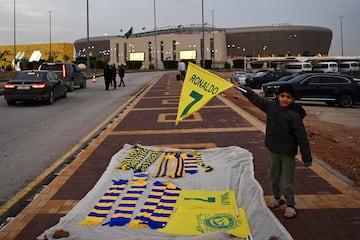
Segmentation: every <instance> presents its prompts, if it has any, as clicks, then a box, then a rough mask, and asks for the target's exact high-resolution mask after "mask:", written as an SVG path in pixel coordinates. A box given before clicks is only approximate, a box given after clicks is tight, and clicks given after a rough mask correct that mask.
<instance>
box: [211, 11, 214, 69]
mask: <svg viewBox="0 0 360 240" xmlns="http://www.w3.org/2000/svg"><path fill="white" fill-rule="evenodd" d="M214 12H215V10H211V13H212V41H211V44H210V45H211V46H210V48H211V58H212V66H213V67H214V66H215V35H214V31H215V25H214Z"/></svg>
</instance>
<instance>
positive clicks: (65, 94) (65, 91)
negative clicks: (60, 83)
mask: <svg viewBox="0 0 360 240" xmlns="http://www.w3.org/2000/svg"><path fill="white" fill-rule="evenodd" d="M62 97H63V98H66V97H67V87H66V86H65V89H64V94H63V96H62Z"/></svg>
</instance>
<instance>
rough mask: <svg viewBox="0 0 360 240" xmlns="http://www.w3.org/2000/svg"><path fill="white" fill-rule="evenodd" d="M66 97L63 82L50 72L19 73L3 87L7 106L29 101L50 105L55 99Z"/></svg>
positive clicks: (29, 71)
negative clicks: (43, 102)
mask: <svg viewBox="0 0 360 240" xmlns="http://www.w3.org/2000/svg"><path fill="white" fill-rule="evenodd" d="M66 96H67V89H66V85H65V82H64V81H63V80H61V79H59V78H58V76H57V74H56V73H55V72H52V71H44V70H41V71H39V70H28V71H21V72H19V73H17V74H16V75H15V76H14V77H13V79H11V80H10V81H8V82H7V83H6V84H5V85H4V99H5V100H6V102H7V103H8V105H15V104H16V101H29V100H37V101H45V102H46V103H47V104H52V103H53V102H54V100H55V99H57V98H61V97H63V98H65V97H66Z"/></svg>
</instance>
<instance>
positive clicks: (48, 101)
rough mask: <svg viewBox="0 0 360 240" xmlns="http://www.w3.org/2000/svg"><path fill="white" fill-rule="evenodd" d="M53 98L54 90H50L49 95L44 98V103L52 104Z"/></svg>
mask: <svg viewBox="0 0 360 240" xmlns="http://www.w3.org/2000/svg"><path fill="white" fill-rule="evenodd" d="M54 99H55V96H54V91H53V90H51V91H50V93H49V96H48V99H47V100H46V103H47V104H49V105H50V104H53V103H54Z"/></svg>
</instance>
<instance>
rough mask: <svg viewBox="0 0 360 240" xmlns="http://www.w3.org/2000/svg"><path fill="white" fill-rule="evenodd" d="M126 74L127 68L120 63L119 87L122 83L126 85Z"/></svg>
mask: <svg viewBox="0 0 360 240" xmlns="http://www.w3.org/2000/svg"><path fill="white" fill-rule="evenodd" d="M124 76H125V68H124V66H123V65H120V67H119V77H120V83H119V87H121V84H122V85H123V87H125V82H124Z"/></svg>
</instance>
